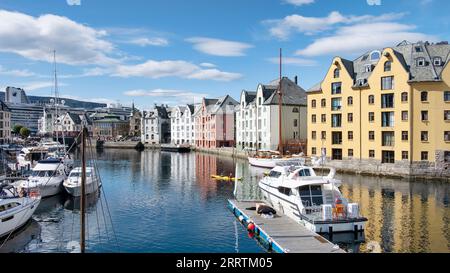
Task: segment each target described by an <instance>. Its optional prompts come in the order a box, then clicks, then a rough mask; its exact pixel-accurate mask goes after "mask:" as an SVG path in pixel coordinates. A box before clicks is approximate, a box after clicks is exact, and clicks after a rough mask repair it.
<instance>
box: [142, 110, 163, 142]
mask: <svg viewBox="0 0 450 273" xmlns="http://www.w3.org/2000/svg"><path fill="white" fill-rule="evenodd" d="M167 111H168V107H164V106H156V107H155V108H154V109H152V110H150V111H144V113H143V116H142V122H141V141H142V143H144V144H163V143H168V142H170V118H169V114H168V112H167Z"/></svg>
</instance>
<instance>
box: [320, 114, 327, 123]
mask: <svg viewBox="0 0 450 273" xmlns="http://www.w3.org/2000/svg"><path fill="white" fill-rule="evenodd" d="M320 120H321V121H322V123H325V122H327V115H326V114H322V116H321V117H320Z"/></svg>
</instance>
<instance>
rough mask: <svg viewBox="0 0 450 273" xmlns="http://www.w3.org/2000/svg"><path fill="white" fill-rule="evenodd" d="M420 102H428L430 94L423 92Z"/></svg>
mask: <svg viewBox="0 0 450 273" xmlns="http://www.w3.org/2000/svg"><path fill="white" fill-rule="evenodd" d="M420 101H423V102H425V101H428V92H427V91H422V92H421V93H420Z"/></svg>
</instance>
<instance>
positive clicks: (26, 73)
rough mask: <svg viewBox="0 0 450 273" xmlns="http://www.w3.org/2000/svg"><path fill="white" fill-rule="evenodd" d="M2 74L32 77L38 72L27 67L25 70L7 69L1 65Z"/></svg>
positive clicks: (0, 73)
mask: <svg viewBox="0 0 450 273" xmlns="http://www.w3.org/2000/svg"><path fill="white" fill-rule="evenodd" d="M0 75H5V76H12V77H32V76H36V73H34V72H31V71H29V70H27V69H24V70H17V69H13V70H7V69H5V68H4V67H3V66H1V65H0Z"/></svg>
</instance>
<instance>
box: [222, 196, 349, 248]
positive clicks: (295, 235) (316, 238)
mask: <svg viewBox="0 0 450 273" xmlns="http://www.w3.org/2000/svg"><path fill="white" fill-rule="evenodd" d="M256 203H261V202H249V201H245V202H240V201H236V200H228V206H229V208H230V209H231V211H232V212H233V214H234V215H235V216H236V217H237V218H238V219H239V217H240V216H242V217H241V219H242V221H241V219H239V220H240V222H241V224H243V225H244V226H245V227H246V228H247V225H248V223H250V222H252V223H253V224H254V225H255V234H256V235H258V237H259V239H260V240H262V241H264V242H265V243H267V244H268V245H269V248H270V250H271V251H273V252H277V253H345V251H344V250H342V249H340V248H339V247H338V246H337V245H334V244H333V243H331V242H330V241H328V240H327V239H325V238H323V237H322V236H320V235H319V234H317V233H314V232H312V231H310V230H308V229H307V228H306V227H304V226H301V225H300V224H298V223H296V222H295V221H294V220H292V219H290V218H289V217H287V216H284V215H277V217H274V218H272V219H266V218H263V217H261V216H260V215H259V214H257V212H256V210H247V208H250V207H255V206H256Z"/></svg>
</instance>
